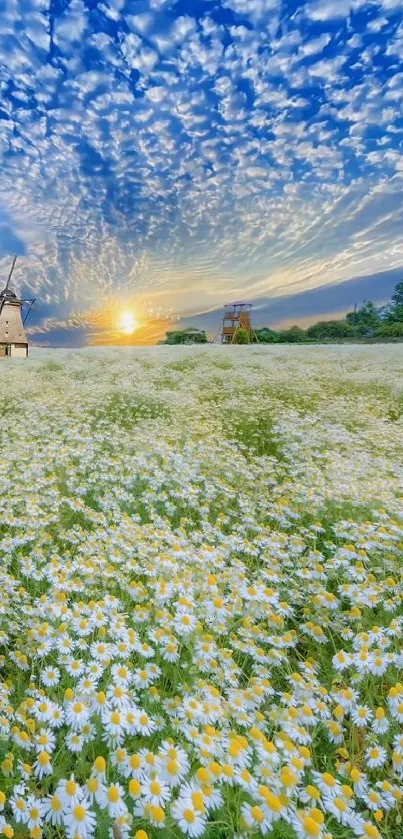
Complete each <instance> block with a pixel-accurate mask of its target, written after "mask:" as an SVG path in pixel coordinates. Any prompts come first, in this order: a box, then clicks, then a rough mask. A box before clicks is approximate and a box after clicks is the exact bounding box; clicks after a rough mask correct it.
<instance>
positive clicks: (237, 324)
mask: <svg viewBox="0 0 403 839" xmlns="http://www.w3.org/2000/svg"><path fill="white" fill-rule="evenodd" d="M251 312H252V304H251V303H241V302H238V303H228V304H227V305H225V306H224V317H223V319H222V326H221V330H220V332H219V333H218V335H217V337H216V339H215V343H216V344H235V343H236V337H237V333H238V332H239V331H240V330H241V329H242V330H243V331H245V332H247V333H248V336H249V343H251V344H252V343H254V342H258V337H257V335H256V332H255V330H254V328H253V326H252V317H251Z"/></svg>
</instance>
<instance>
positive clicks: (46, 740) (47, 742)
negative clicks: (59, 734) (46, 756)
mask: <svg viewBox="0 0 403 839" xmlns="http://www.w3.org/2000/svg"><path fill="white" fill-rule="evenodd" d="M34 743H35V747H36V749H37V750H38V751H44V750H46V751H47V752H53V750H54V748H55V744H56V738H55V735H54V734H53V732H52V731H51V730H50V729H49V728H41V729H40V731H38V734H36V735H35V737H34Z"/></svg>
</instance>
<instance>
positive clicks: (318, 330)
mask: <svg viewBox="0 0 403 839" xmlns="http://www.w3.org/2000/svg"><path fill="white" fill-rule="evenodd" d="M306 334H307V336H308V338H309V339H310V340H314V341H326V340H336V341H337V340H338V339H339V338H350V337H352V336H353V335H354V328H353V326H352V325H351V324H350V323H348V322H347V321H345V320H323V321H319V323H314V324H313V326H310V327H309V328H308V329H307V331H306Z"/></svg>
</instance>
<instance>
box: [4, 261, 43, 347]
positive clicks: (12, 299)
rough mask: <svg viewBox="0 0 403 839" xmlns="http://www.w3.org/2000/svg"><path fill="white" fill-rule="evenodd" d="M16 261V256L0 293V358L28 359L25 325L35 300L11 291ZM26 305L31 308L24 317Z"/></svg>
mask: <svg viewBox="0 0 403 839" xmlns="http://www.w3.org/2000/svg"><path fill="white" fill-rule="evenodd" d="M16 261H17V257H16V256H15V257H14V259H13V264H12V266H11V270H10V273H9V275H8V279H7V282H6V285H5V288H4V289H3V291H0V358H4V357H5V356H14V357H15V356H20V357H23V358H26V357H27V355H28V340H27V336H26V333H25V329H24V325H25V322H26V320H27V317H28V315H29V313H30V311H31V308H32V306H33V304H34V302H35V299H32V300H21V299H20V298H19V297H17V295H16V294H15V293H14V291H11V289H10V280H11V277H12V273H13V271H14V267H15V263H16ZM25 305H28V306H29V308H28V310H27V311H26V313H25V315H24V316H23V306H25Z"/></svg>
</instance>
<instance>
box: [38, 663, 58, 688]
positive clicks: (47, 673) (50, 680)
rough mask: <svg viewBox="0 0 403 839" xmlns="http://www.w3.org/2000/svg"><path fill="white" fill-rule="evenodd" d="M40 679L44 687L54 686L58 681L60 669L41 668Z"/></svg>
mask: <svg viewBox="0 0 403 839" xmlns="http://www.w3.org/2000/svg"><path fill="white" fill-rule="evenodd" d="M41 681H42V683H43V684H44V685H45V687H54V685H57V684H58V683H59V681H60V670H59V669H58V668H57V667H45V668H44V669H43V670H42V674H41Z"/></svg>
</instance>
